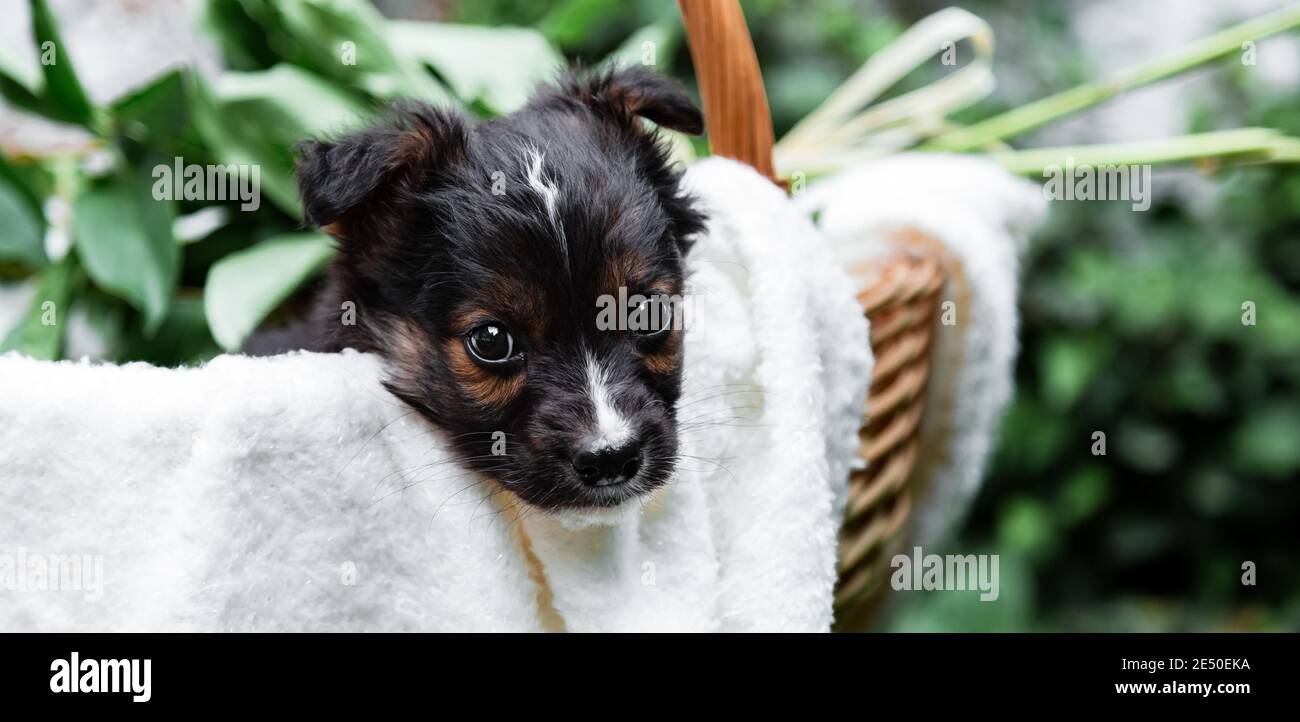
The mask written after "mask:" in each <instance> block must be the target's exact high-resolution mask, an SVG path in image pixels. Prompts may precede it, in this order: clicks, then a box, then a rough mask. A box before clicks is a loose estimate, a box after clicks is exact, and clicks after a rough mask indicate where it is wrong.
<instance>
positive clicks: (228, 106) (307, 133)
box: [191, 65, 367, 218]
mask: <svg viewBox="0 0 1300 722" xmlns="http://www.w3.org/2000/svg"><path fill="white" fill-rule="evenodd" d="M193 80H194V82H193V83H192V84H191V88H192V89H193V94H192V98H191V100H192V101H193V103H194V106H193V109H194V120H195V125H196V127H197V128H198V130H199V133H200V135H201V136H202V137H203V139H204V141H205V142H206V143H207V145H208V146H209V147H210V148H212V150H213V152H214V153H215V154H216V156H217V157H218V158H219V159H220V160H221V162H222V163H234V164H239V165H257V166H259V168H260V174H261V183H262V188H263V190H265V191H266V193H267V195H268V196H269V197H270V198H271V200H272V201H273V202H274V203H275V204H276V205H277V206H279V207H280V208H281V209H282V210H284V211H285V212H287V213H289V214H290V215H292V216H295V217H299V218H300V217H301V216H302V210H301V208H300V207H299V204H298V190H297V185H296V182H295V180H294V172H293V167H294V157H293V148H294V146H295V145H296V144H297V143H299V142H301V141H303V140H306V139H308V138H311V137H313V136H319V135H330V134H334V133H338V132H340V131H342V130H345V129H347V128H349V127H352V126H355V125H356V124H357V122H358V119H360V118H364V117H366V115H367V112H366V108H365V107H364V106H363V105H362V104H361V103H359V102H358V101H357V100H356V99H354V98H353V97H352V96H350V95H348V94H347V93H345V92H343V91H341V90H339V89H337V88H336V87H334V86H333V85H330V84H329V83H327V82H325V81H324V80H322V79H320V78H318V77H317V76H315V75H312V74H311V73H308V72H307V71H305V70H302V69H300V68H297V67H294V66H291V65H277V66H275V67H274V68H271V69H270V70H264V71H258V72H254V73H234V72H228V73H226V74H225V75H223V76H222V77H221V80H220V81H219V83H218V84H217V86H216V88H214V89H209V88H208V87H207V86H206V84H205V83H204V82H203V81H202V80H201V79H199V78H197V77H195V78H194V79H193Z"/></svg>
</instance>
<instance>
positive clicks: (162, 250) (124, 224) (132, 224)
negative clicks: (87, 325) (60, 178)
mask: <svg viewBox="0 0 1300 722" xmlns="http://www.w3.org/2000/svg"><path fill="white" fill-rule="evenodd" d="M174 213H175V209H174V206H173V203H172V201H169V200H155V199H154V197H153V192H152V182H151V180H150V175H149V173H148V172H147V171H145V170H143V169H130V170H127V171H126V172H124V173H122V174H119V175H115V176H112V177H110V178H107V179H104V180H102V181H98V182H95V183H93V184H92V185H90V186H89V187H88V188H87V189H86V190H84V191H83V192H82V193H81V194H80V195H79V196H77V198H76V200H75V201H74V202H73V217H74V223H75V227H74V230H73V239H74V242H75V244H76V248H77V252H78V254H79V255H80V257H81V260H82V262H83V263H84V265H85V267H86V273H87V274H88V275H89V276H90V278H91V280H93V281H94V282H95V283H96V284H97V285H98V286H99V287H100V288H103V289H105V290H107V291H109V292H111V293H113V294H115V295H118V296H120V297H122V298H124V299H126V301H127V302H129V303H130V304H131V305H132V306H134V307H136V308H137V309H139V310H140V311H141V312H142V313H143V314H144V317H145V332H146V333H152V332H153V330H155V329H157V327H158V324H160V323H162V320H163V318H164V317H165V316H166V314H167V305H168V303H169V302H170V301H171V295H172V291H173V290H174V289H175V287H176V277H177V266H178V260H179V251H178V249H177V246H176V241H175V240H174V239H173V238H172V232H171V226H172V218H173V215H174Z"/></svg>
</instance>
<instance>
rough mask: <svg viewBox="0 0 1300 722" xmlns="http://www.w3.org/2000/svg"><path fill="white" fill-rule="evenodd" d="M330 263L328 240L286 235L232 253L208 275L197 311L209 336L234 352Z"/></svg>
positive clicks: (317, 235) (331, 249) (331, 252)
mask: <svg viewBox="0 0 1300 722" xmlns="http://www.w3.org/2000/svg"><path fill="white" fill-rule="evenodd" d="M333 257H334V247H333V243H332V241H331V240H330V239H329V237H328V236H325V235H323V234H320V233H292V234H285V235H283V236H276V237H275V238H270V239H268V240H266V241H263V242H262V243H259V244H257V245H256V246H253V247H251V248H248V249H245V250H243V251H239V252H238V253H232V254H231V255H229V256H226V257H225V258H223V259H221V260H220V261H218V262H217V263H216V264H215V265H213V266H212V270H211V271H209V272H208V281H207V285H206V286H205V288H204V297H203V306H204V310H205V312H206V314H207V317H208V325H209V327H211V329H212V336H213V337H214V338H215V339H216V340H217V343H219V344H221V346H222V348H224V349H226V350H227V351H236V350H238V349H239V347H240V346H241V345H243V343H244V340H245V339H247V338H248V337H249V335H250V334H252V333H253V331H254V330H256V329H257V326H258V324H260V323H261V322H262V321H263V320H265V319H266V317H267V315H268V314H270V313H271V312H272V311H274V310H275V308H276V307H277V306H279V305H280V304H281V303H283V302H284V301H285V299H287V298H289V297H290V296H291V295H293V292H294V291H296V290H298V289H299V288H300V287H301V286H302V285H303V283H305V282H306V281H307V280H309V279H310V278H312V277H313V276H315V275H316V274H317V273H319V272H320V271H321V270H322V269H323V268H324V267H325V265H326V264H327V263H329V261H330V259H331V258H333Z"/></svg>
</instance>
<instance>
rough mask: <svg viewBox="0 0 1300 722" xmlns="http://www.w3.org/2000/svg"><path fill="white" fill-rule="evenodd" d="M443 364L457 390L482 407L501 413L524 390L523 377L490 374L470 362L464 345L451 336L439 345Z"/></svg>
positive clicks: (518, 375)
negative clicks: (459, 389) (456, 379)
mask: <svg viewBox="0 0 1300 722" xmlns="http://www.w3.org/2000/svg"><path fill="white" fill-rule="evenodd" d="M442 348H443V351H444V353H446V357H447V365H448V366H450V367H451V370H452V373H454V374H456V378H458V379H459V380H460V384H461V388H463V389H465V393H466V394H468V395H469V397H470V398H472V399H474V401H476V402H478V404H479V405H480V406H482V407H484V408H487V409H490V410H493V411H501V410H503V409H505V407H507V406H509V405H510V402H511V401H514V400H515V398H516V397H517V396H519V392H520V391H522V390H523V388H524V374H523V373H513V374H509V375H504V374H494V373H492V372H490V371H488V370H487V369H484V368H483V367H482V366H479V365H478V364H477V363H475V362H474V359H472V358H470V357H469V353H468V352H467V351H466V350H465V342H464V341H463V340H462V339H461V338H460V337H459V336H455V337H452V338H449V339H447V340H446V341H444V342H443V346H442Z"/></svg>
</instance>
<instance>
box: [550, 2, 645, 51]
mask: <svg viewBox="0 0 1300 722" xmlns="http://www.w3.org/2000/svg"><path fill="white" fill-rule="evenodd" d="M623 9H624V2H623V0H564V1H563V2H560V3H556V4H555V5H553V6H552V7H551V8H550V9H549V10H548V11H547V13H546V17H544V18H542V19H541V21H540V22H538V23H537V27H538V28H539V29H540V30H541V31H542V33H543V34H545V36H546V37H547V38H549V39H550V40H551V42H554V43H555V44H557V45H559V46H561V47H564V48H571V47H575V46H577V45H580V44H581V43H582V42H583V41H584V40H587V39H589V38H590V37H591V35H592V34H593V33H594V31H596V30H599V29H600V25H601V24H603V23H606V22H608V21H609V20H610V19H611V16H615V15H617V14H618V13H619V12H620V11H622V10H623Z"/></svg>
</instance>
